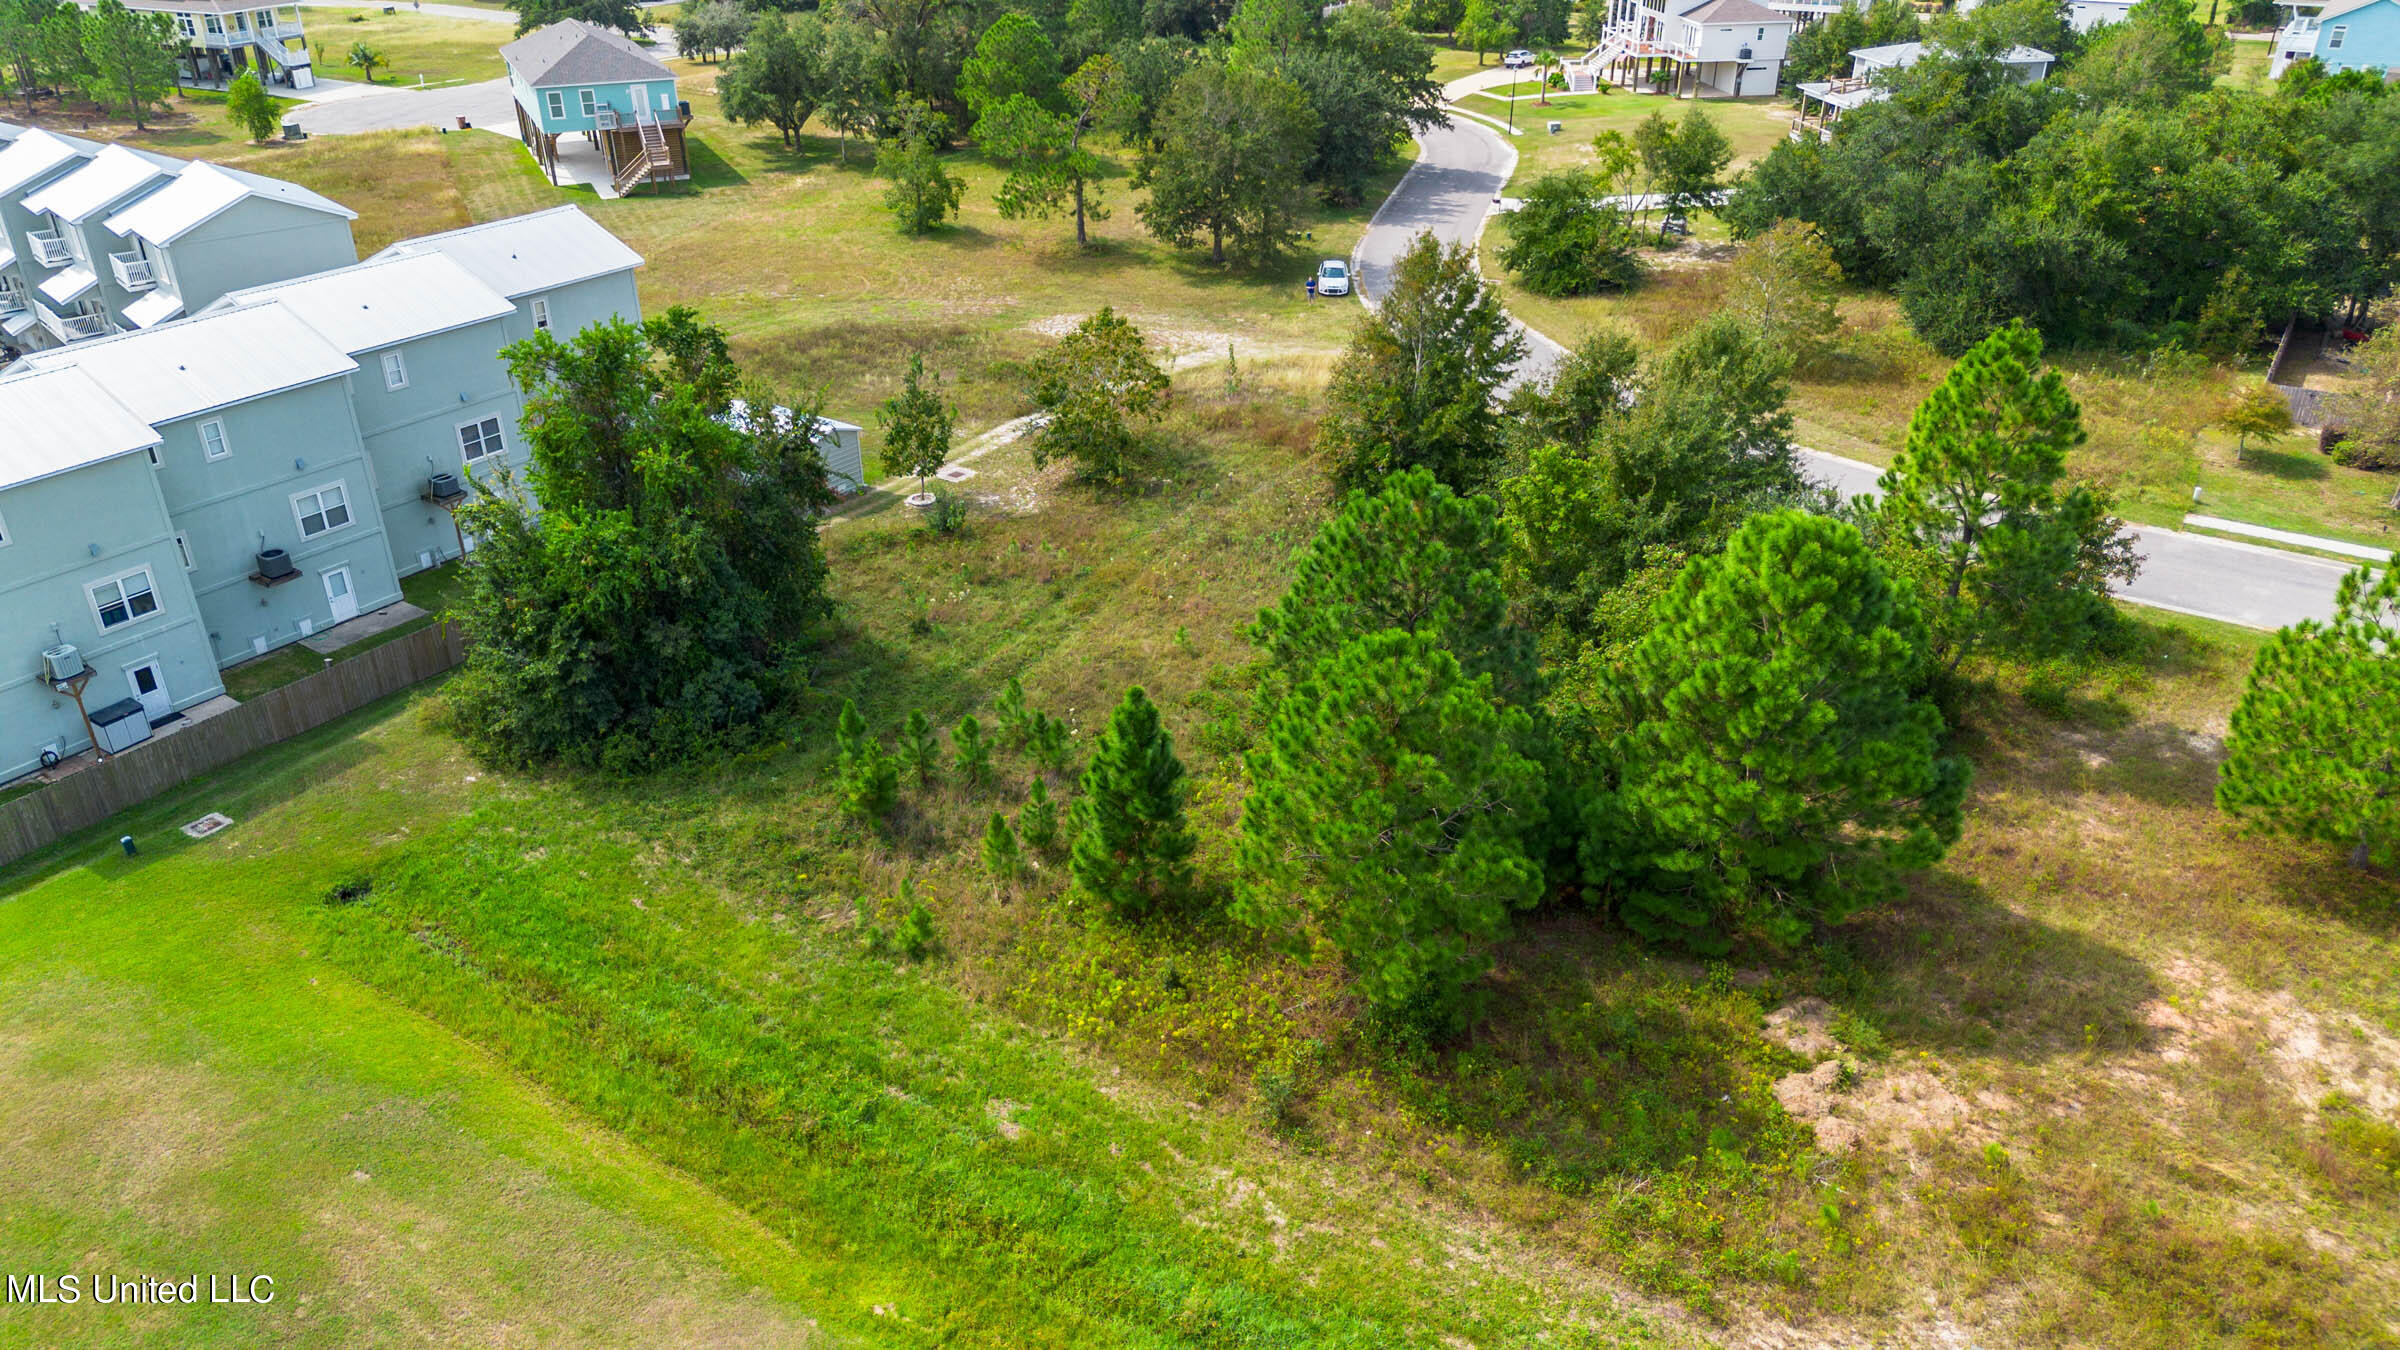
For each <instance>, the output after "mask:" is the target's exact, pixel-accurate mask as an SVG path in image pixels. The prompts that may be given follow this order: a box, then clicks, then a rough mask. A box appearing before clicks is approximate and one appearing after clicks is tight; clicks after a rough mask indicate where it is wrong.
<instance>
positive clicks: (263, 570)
mask: <svg viewBox="0 0 2400 1350" xmlns="http://www.w3.org/2000/svg"><path fill="white" fill-rule="evenodd" d="M293 570H294V569H293V567H292V555H291V554H289V553H286V552H284V551H283V550H282V549H279V548H268V549H260V550H259V553H258V574H259V575H260V576H262V577H265V578H266V579H267V580H269V581H273V580H275V579H276V578H278V577H288V576H290V575H291V574H292V572H293Z"/></svg>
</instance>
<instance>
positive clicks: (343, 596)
mask: <svg viewBox="0 0 2400 1350" xmlns="http://www.w3.org/2000/svg"><path fill="white" fill-rule="evenodd" d="M325 599H326V601H327V602H328V603H330V604H331V605H332V606H333V621H334V622H335V623H340V622H341V621H342V620H344V619H355V618H357V617H358V592H357V591H355V590H352V589H351V587H350V569H349V568H347V567H336V568H334V569H333V570H332V571H330V572H327V573H326V574H325Z"/></svg>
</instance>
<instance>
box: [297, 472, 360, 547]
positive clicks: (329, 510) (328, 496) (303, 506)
mask: <svg viewBox="0 0 2400 1350" xmlns="http://www.w3.org/2000/svg"><path fill="white" fill-rule="evenodd" d="M292 514H293V515H294V516H297V517H299V520H300V537H301V538H303V539H314V538H316V537H317V536H318V535H320V534H324V533H326V532H327V531H329V530H338V529H340V528H342V527H343V526H344V525H347V524H349V523H350V499H349V497H348V496H346V495H344V493H343V492H342V486H341V484H339V483H334V484H330V485H328V486H326V487H321V488H318V489H317V490H316V491H314V492H302V493H298V494H296V495H295V496H293V498H292Z"/></svg>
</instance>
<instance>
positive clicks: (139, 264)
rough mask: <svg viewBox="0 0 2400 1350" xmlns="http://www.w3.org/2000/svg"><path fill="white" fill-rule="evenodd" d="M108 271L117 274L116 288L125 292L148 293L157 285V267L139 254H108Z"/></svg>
mask: <svg viewBox="0 0 2400 1350" xmlns="http://www.w3.org/2000/svg"><path fill="white" fill-rule="evenodd" d="M108 269H110V271H115V274H118V286H122V288H127V291H149V288H151V286H156V283H158V267H156V264H151V259H146V257H142V255H139V252H110V255H108Z"/></svg>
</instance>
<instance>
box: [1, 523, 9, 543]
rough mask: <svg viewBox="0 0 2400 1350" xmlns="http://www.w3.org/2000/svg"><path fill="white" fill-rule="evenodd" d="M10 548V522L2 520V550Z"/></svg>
mask: <svg viewBox="0 0 2400 1350" xmlns="http://www.w3.org/2000/svg"><path fill="white" fill-rule="evenodd" d="M7 547H8V522H7V521H6V520H4V519H0V548H7Z"/></svg>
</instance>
